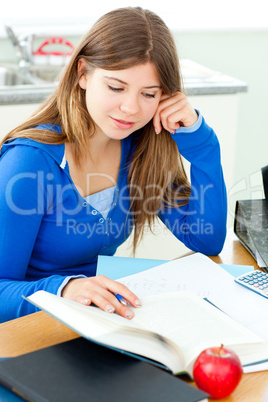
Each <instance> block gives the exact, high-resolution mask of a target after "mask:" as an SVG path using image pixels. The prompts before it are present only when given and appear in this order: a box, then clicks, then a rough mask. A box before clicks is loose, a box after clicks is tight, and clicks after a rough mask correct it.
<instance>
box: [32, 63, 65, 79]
mask: <svg viewBox="0 0 268 402" xmlns="http://www.w3.org/2000/svg"><path fill="white" fill-rule="evenodd" d="M62 69H63V67H62V66H52V65H32V66H30V67H29V68H28V71H29V73H30V74H31V75H32V76H33V78H34V79H35V78H37V79H38V81H39V82H40V80H41V82H42V81H43V82H44V83H47V82H57V81H58V80H59V75H60V73H61V71H62Z"/></svg>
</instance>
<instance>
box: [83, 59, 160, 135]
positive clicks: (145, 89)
mask: <svg viewBox="0 0 268 402" xmlns="http://www.w3.org/2000/svg"><path fill="white" fill-rule="evenodd" d="M82 63H83V61H81V62H80V68H81V67H82V66H81V65H82ZM79 85H80V87H81V88H83V89H85V90H86V104H87V109H88V112H89V114H90V116H91V118H92V119H93V120H94V122H95V124H96V134H101V135H103V134H104V135H105V136H107V137H109V138H112V139H118V140H120V139H123V138H126V137H127V136H129V135H130V134H131V133H133V132H134V131H136V130H138V129H139V128H141V127H143V126H145V125H146V124H147V123H148V122H149V121H150V120H151V119H152V118H153V116H154V114H155V112H156V110H157V107H158V104H159V101H160V97H161V94H162V90H161V86H160V81H159V78H158V76H157V73H156V70H155V67H154V65H153V64H152V63H147V64H141V65H137V66H134V67H130V68H127V69H125V70H116V71H114V70H113V71H111V70H103V69H100V68H96V69H94V71H93V72H92V73H89V74H84V75H83V76H82V77H81V78H80V80H79Z"/></svg>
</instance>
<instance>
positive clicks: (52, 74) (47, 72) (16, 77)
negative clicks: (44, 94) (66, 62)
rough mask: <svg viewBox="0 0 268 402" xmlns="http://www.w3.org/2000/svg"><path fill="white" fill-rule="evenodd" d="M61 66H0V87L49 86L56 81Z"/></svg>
mask: <svg viewBox="0 0 268 402" xmlns="http://www.w3.org/2000/svg"><path fill="white" fill-rule="evenodd" d="M61 70H62V66H49V65H48V66H46V65H40V66H39V65H30V66H29V67H27V68H26V67H24V68H20V67H19V66H18V65H15V64H0V87H10V86H12V87H14V86H16V85H19V86H21V85H49V84H52V83H56V82H57V81H58V77H59V74H60V72H61Z"/></svg>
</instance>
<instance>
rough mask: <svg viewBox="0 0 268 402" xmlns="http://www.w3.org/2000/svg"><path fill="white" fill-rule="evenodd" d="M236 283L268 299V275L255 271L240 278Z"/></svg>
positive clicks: (236, 279)
mask: <svg viewBox="0 0 268 402" xmlns="http://www.w3.org/2000/svg"><path fill="white" fill-rule="evenodd" d="M235 282H236V283H239V285H243V286H245V287H246V288H248V289H250V290H253V292H256V293H258V294H259V295H261V296H264V297H266V298H267V299H268V273H266V272H262V271H259V270H255V271H252V272H249V273H248V274H244V275H240V276H238V277H237V278H235Z"/></svg>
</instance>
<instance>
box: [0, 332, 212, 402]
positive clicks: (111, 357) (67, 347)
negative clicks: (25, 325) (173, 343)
mask: <svg viewBox="0 0 268 402" xmlns="http://www.w3.org/2000/svg"><path fill="white" fill-rule="evenodd" d="M29 342H30V340H29ZM0 384H2V385H3V386H5V387H6V388H8V389H11V390H12V391H13V392H14V393H16V394H18V395H20V396H21V397H22V398H24V399H25V400H27V401H37V402H48V401H49V402H63V401H64V402H76V401H92V402H99V401H101V402H102V401H103V402H106V401H109V402H113V401H114V402H121V401H127V402H137V401H138V402H143V401H144V402H148V401H155V402H158V401H164V402H166V401H169V402H173V401H174V402H184V401H185V402H191V401H192V402H194V401H201V400H202V401H203V400H207V397H208V395H207V394H205V393H204V392H202V391H200V390H198V389H196V388H194V387H193V386H191V385H189V384H188V383H187V382H185V381H183V380H181V379H179V378H177V377H175V376H173V375H172V374H170V373H169V372H167V371H164V370H162V369H160V368H158V367H156V366H153V365H151V364H149V363H147V362H145V361H141V360H138V359H135V358H133V357H131V356H128V355H125V354H122V353H118V352H117V351H115V350H112V349H108V348H106V347H103V346H101V345H98V344H96V343H93V342H90V341H88V340H86V339H84V338H78V339H74V340H72V341H68V342H64V343H61V344H58V345H55V346H51V347H49V348H45V349H41V350H38V351H36V352H32V353H27V354H25V355H22V356H19V357H15V358H10V359H7V360H3V361H1V362H0Z"/></svg>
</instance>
